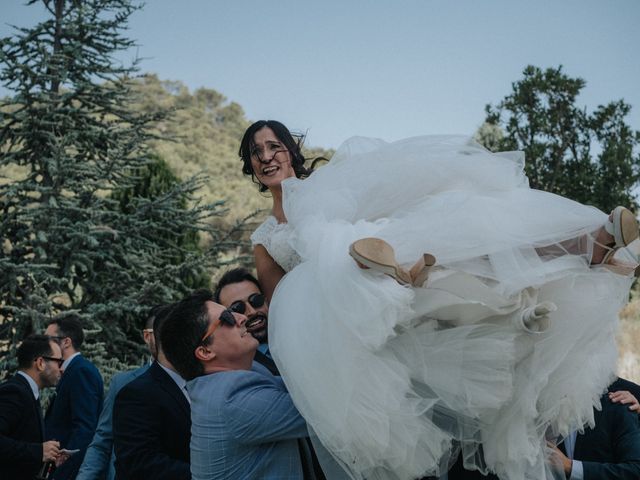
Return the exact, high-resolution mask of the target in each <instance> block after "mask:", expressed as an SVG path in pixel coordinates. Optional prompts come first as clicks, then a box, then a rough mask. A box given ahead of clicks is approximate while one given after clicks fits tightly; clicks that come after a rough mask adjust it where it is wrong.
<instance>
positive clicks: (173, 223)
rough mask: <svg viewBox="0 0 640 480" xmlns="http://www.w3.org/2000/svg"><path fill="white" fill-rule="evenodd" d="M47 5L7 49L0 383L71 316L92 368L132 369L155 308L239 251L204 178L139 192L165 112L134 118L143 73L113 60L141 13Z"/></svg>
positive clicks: (1, 112) (0, 203)
mask: <svg viewBox="0 0 640 480" xmlns="http://www.w3.org/2000/svg"><path fill="white" fill-rule="evenodd" d="M34 3H36V0H32V1H31V2H29V5H32V4H34ZM42 3H44V5H45V7H46V9H47V10H48V12H49V13H50V18H49V19H48V20H46V21H43V22H42V23H40V24H38V25H36V26H34V27H33V28H23V29H17V31H16V34H15V35H13V36H11V37H7V38H4V39H1V40H0V66H1V67H2V70H1V72H0V81H2V82H3V83H4V84H5V85H6V86H7V87H8V88H9V89H10V90H11V91H12V92H15V94H14V95H13V96H12V97H11V98H9V99H8V100H5V101H4V103H2V104H0V148H1V149H2V150H1V153H2V156H1V157H0V171H1V169H2V168H8V167H10V168H12V169H13V171H16V169H18V171H19V172H21V173H20V176H19V178H18V179H14V180H13V181H11V182H2V181H0V215H1V218H0V248H1V250H0V272H1V273H0V342H2V344H4V345H5V347H4V348H3V347H2V345H0V371H3V370H6V367H7V361H8V359H9V358H11V355H8V354H9V353H11V352H12V350H13V348H14V347H15V345H16V343H17V342H19V341H20V340H21V339H22V338H24V337H25V336H26V335H27V334H29V333H31V332H33V331H41V329H42V328H43V324H44V322H45V321H46V320H47V319H48V318H50V317H51V316H53V315H55V314H58V313H60V312H65V311H71V310H73V311H76V312H78V313H79V314H80V315H81V316H82V317H83V318H84V320H85V322H86V323H85V328H86V330H87V332H89V333H90V335H89V338H88V339H89V340H90V341H91V340H92V341H93V342H94V346H95V348H94V349H93V351H94V352H95V354H96V356H98V357H104V358H103V359H100V358H98V363H102V364H104V365H106V363H109V362H110V363H111V364H112V366H113V363H114V362H116V363H117V362H124V363H128V364H135V363H137V362H138V361H139V359H140V358H141V356H142V355H143V352H144V350H143V349H142V348H141V346H140V344H141V341H140V334H139V333H138V329H139V328H141V325H142V323H143V321H144V316H145V315H146V313H147V311H148V309H149V307H151V306H153V305H155V304H158V303H164V302H168V301H172V300H175V299H177V298H179V297H180V296H182V295H183V294H185V293H187V292H188V291H189V290H190V289H191V288H192V287H193V286H194V284H198V283H202V278H203V275H205V273H206V272H207V270H208V269H210V268H211V267H212V266H214V265H215V263H216V261H217V258H218V255H219V254H220V253H221V252H222V251H223V250H225V249H226V248H227V247H230V246H233V242H232V241H229V240H228V237H227V236H226V234H225V232H219V231H216V230H214V229H213V227H211V219H212V217H215V216H218V215H220V214H221V213H222V209H221V204H220V203H217V204H209V205H208V204H200V203H198V201H197V199H196V198H194V195H195V192H196V191H197V189H198V187H199V186H200V185H201V184H202V182H203V181H204V179H203V178H200V177H197V178H192V179H190V180H188V181H185V182H169V183H168V184H166V185H164V186H163V188H162V189H160V190H158V191H156V192H154V194H153V195H147V196H145V195H144V192H140V191H138V190H136V189H139V188H140V183H139V182H140V180H141V177H142V175H141V172H142V171H143V170H144V169H145V168H147V169H148V168H154V167H152V166H149V165H150V164H153V163H154V162H155V160H154V159H151V158H150V155H149V151H148V149H147V147H146V145H147V142H149V141H150V140H151V139H152V134H151V131H152V130H151V128H152V126H153V125H154V122H156V121H157V120H159V119H161V118H162V117H163V116H164V115H165V114H166V112H162V111H160V112H158V111H156V112H153V113H151V114H141V113H138V112H136V111H133V110H132V109H131V108H130V105H131V104H132V103H133V102H134V99H133V97H132V95H133V91H132V88H131V86H132V82H133V81H134V80H133V77H134V75H135V73H136V71H137V62H134V63H133V65H131V66H121V65H119V64H118V62H117V61H116V60H115V56H116V54H117V53H118V52H121V51H125V50H127V49H129V48H130V47H132V46H133V45H134V42H133V41H132V40H130V39H128V38H126V37H125V36H124V35H123V34H122V32H123V30H124V29H125V28H126V25H127V21H128V19H129V17H130V15H131V14H132V13H133V12H135V11H136V10H137V9H139V8H140V7H139V6H137V5H134V4H132V2H131V1H129V0H42ZM147 193H148V192H147ZM125 198H126V201H125V200H124V199H125ZM203 235H204V236H208V237H210V238H208V239H206V240H209V242H208V243H209V245H211V247H210V248H209V249H208V250H207V251H206V252H202V251H201V249H200V248H198V247H197V242H195V241H194V240H195V239H196V238H202V236H203ZM187 239H190V240H189V241H186V240H187ZM106 358H109V359H110V360H109V362H106Z"/></svg>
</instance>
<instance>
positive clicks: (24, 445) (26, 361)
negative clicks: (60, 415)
mask: <svg viewBox="0 0 640 480" xmlns="http://www.w3.org/2000/svg"><path fill="white" fill-rule="evenodd" d="M61 364H62V352H61V351H60V347H59V346H58V344H57V343H55V342H54V341H53V340H51V339H50V338H49V337H47V336H45V335H31V336H29V337H27V338H26V339H25V340H24V341H23V342H22V344H21V345H20V346H19V347H18V373H17V374H16V375H15V376H13V377H11V378H10V379H9V380H7V381H6V382H4V383H3V384H1V385H0V465H1V466H0V469H1V472H2V478H7V479H11V480H33V478H34V477H35V476H36V474H37V473H38V471H39V470H40V468H41V467H42V466H43V462H55V460H56V459H57V458H58V456H59V454H60V443H59V442H58V441H55V440H50V441H46V442H45V441H44V431H43V420H42V411H41V410H40V402H39V400H38V399H39V397H40V390H41V389H43V388H45V387H53V386H54V385H56V384H57V383H58V380H60V375H61V372H60V365H61Z"/></svg>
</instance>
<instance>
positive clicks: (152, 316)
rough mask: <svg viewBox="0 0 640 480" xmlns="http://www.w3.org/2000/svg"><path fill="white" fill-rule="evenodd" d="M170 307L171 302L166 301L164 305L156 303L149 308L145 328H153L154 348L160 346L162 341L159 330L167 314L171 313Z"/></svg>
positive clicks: (171, 306) (171, 305)
mask: <svg viewBox="0 0 640 480" xmlns="http://www.w3.org/2000/svg"><path fill="white" fill-rule="evenodd" d="M172 308H173V303H168V304H166V305H156V306H155V307H153V308H152V309H151V312H150V313H149V318H148V319H147V324H146V328H151V329H153V339H154V340H155V342H156V348H158V347H159V346H160V347H162V342H161V341H160V330H161V329H162V324H163V323H164V321H165V320H166V318H167V316H168V315H169V313H171V309H172ZM163 351H164V350H163Z"/></svg>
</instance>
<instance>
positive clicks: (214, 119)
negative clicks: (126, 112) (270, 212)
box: [134, 74, 332, 224]
mask: <svg viewBox="0 0 640 480" xmlns="http://www.w3.org/2000/svg"><path fill="white" fill-rule="evenodd" d="M135 85H136V87H135V89H136V93H137V94H138V100H137V102H136V104H135V107H134V109H135V110H136V111H139V112H142V113H145V114H152V113H154V112H156V111H158V110H161V109H169V110H171V111H172V114H171V115H170V116H169V117H168V118H167V119H165V120H163V121H162V122H159V123H158V125H157V126H156V128H155V134H156V136H157V138H156V139H155V140H152V141H150V146H151V148H152V149H153V150H154V151H155V152H156V153H157V154H158V155H159V156H160V157H161V158H162V159H163V160H165V161H166V162H167V164H168V165H169V166H170V167H171V169H172V170H173V172H174V173H175V174H176V175H177V176H178V177H180V178H183V179H184V178H188V177H190V176H192V175H195V174H197V173H200V172H203V173H205V174H206V175H207V177H208V180H207V181H206V182H205V184H204V185H203V186H202V188H201V189H200V194H201V195H202V197H203V199H204V200H205V201H207V202H215V201H224V202H225V209H226V210H227V215H225V216H224V217H222V218H221V219H218V220H219V221H222V222H225V223H227V224H233V223H235V222H236V221H237V220H239V219H242V218H245V217H247V216H249V215H251V214H252V213H254V212H256V211H259V210H261V209H266V208H268V207H269V206H270V204H271V202H270V200H269V197H268V196H267V194H260V193H259V192H258V187H257V185H255V184H254V183H252V182H251V179H250V178H249V177H246V176H244V175H243V174H242V171H241V167H242V163H241V161H240V158H239V157H238V148H239V146H240V139H241V138H242V134H243V133H244V131H245V129H246V128H247V127H248V126H249V125H250V123H251V122H252V121H250V120H249V119H247V118H246V116H245V114H244V111H243V109H242V107H241V106H240V105H238V104H237V103H235V102H232V101H229V100H228V99H227V98H225V97H224V95H222V94H221V93H219V92H217V91H216V90H214V89H210V88H199V89H197V90H195V91H194V92H190V91H189V89H188V88H187V87H186V86H185V85H184V84H182V83H181V82H179V81H169V80H161V79H159V78H158V77H157V76H156V75H153V74H148V75H145V76H143V77H141V78H140V79H139V80H138V81H137V82H136V84H135ZM256 120H257V119H256ZM304 153H305V156H306V157H308V158H310V159H311V158H315V157H319V156H324V157H327V158H330V156H331V154H332V152H331V151H327V150H323V149H321V148H311V149H310V148H305V150H304ZM264 214H265V213H264V212H262V213H258V214H257V215H256V216H255V218H254V219H253V220H254V221H258V220H261V219H262V218H263V217H264Z"/></svg>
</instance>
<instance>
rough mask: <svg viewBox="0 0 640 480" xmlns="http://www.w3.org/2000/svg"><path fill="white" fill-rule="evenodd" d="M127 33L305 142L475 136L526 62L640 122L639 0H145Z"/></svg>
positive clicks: (1, 12)
mask: <svg viewBox="0 0 640 480" xmlns="http://www.w3.org/2000/svg"><path fill="white" fill-rule="evenodd" d="M24 3H25V2H24V0H0V36H1V37H4V36H7V35H11V34H12V29H11V28H10V26H9V25H8V24H13V25H18V26H28V25H32V24H34V22H36V21H37V20H39V19H41V18H43V15H44V9H43V8H42V7H41V6H39V5H36V6H31V7H26V6H24ZM128 36H130V37H131V38H134V39H136V40H137V42H138V47H137V48H136V49H134V50H132V51H129V52H127V53H126V54H123V55H122V56H121V58H122V59H123V61H125V62H129V61H130V60H131V59H133V58H134V57H135V56H136V55H137V56H139V57H142V58H143V61H142V63H141V71H142V72H153V73H156V74H157V75H158V76H159V77H160V78H161V79H163V80H179V81H181V82H183V83H184V84H186V85H187V86H188V87H189V89H190V90H192V91H193V90H194V89H196V88H200V87H206V88H213V89H215V90H217V91H218V92H220V93H222V94H223V95H225V97H226V98H227V99H228V100H229V101H233V102H237V103H239V104H240V105H241V106H242V108H243V109H244V111H245V113H246V116H247V118H248V119H250V120H258V119H263V118H271V119H276V120H280V121H282V122H283V123H285V124H286V125H287V126H288V127H289V128H290V129H292V130H296V131H301V132H307V135H308V136H307V144H308V145H310V146H318V147H325V148H336V147H338V146H339V145H340V143H341V142H342V141H344V140H346V139H347V138H349V137H351V136H353V135H365V136H371V137H379V138H383V139H385V140H388V141H393V140H397V139H400V138H405V137H410V136H414V135H423V134H446V133H456V134H469V135H471V134H473V133H474V132H475V131H476V129H477V128H478V127H479V126H480V125H481V124H482V121H483V119H484V107H485V105H486V104H487V103H492V104H496V103H498V102H499V101H500V100H501V99H502V98H504V97H505V96H506V95H508V94H509V93H510V92H511V84H512V82H514V81H517V80H518V79H520V78H522V71H523V69H524V68H525V66H527V65H529V64H531V65H535V66H538V67H540V68H543V69H546V68H548V67H558V66H559V65H562V66H563V69H564V72H565V73H566V74H567V75H569V76H572V77H581V78H583V79H585V80H586V82H587V86H586V87H585V89H584V90H583V92H582V94H581V96H580V97H579V99H578V100H579V103H580V105H581V106H585V107H586V108H587V109H588V110H589V111H592V110H593V109H594V108H596V107H597V106H598V105H600V104H604V103H608V102H609V101H612V100H618V99H620V98H623V99H624V100H625V101H626V102H627V103H629V104H630V105H631V106H632V111H631V114H630V115H629V116H628V117H627V121H628V122H629V123H630V124H631V126H632V127H633V128H634V129H636V130H640V1H639V0H368V1H366V0H322V1H317V0H316V1H311V0H272V1H264V0H224V1H223V0H182V1H176V0H147V3H146V5H145V6H144V8H143V9H142V10H140V11H138V12H136V13H134V14H133V16H132V17H131V19H130V23H129V32H128ZM8 93H10V92H8V91H7V90H6V89H4V88H2V87H0V95H6V94H8Z"/></svg>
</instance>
